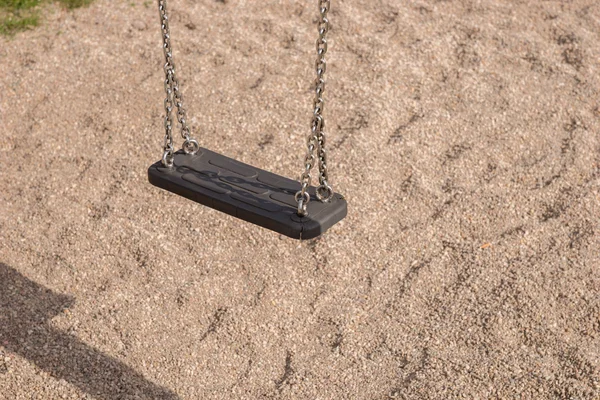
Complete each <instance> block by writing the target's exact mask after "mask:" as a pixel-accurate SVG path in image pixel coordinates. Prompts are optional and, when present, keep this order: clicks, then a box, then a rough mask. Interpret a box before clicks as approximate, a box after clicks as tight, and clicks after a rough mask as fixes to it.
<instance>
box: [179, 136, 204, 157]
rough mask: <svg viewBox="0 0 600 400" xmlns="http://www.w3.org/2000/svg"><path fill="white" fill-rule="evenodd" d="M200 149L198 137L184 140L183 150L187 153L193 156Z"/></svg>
mask: <svg viewBox="0 0 600 400" xmlns="http://www.w3.org/2000/svg"><path fill="white" fill-rule="evenodd" d="M198 150H200V145H199V144H198V141H197V140H196V139H186V141H185V142H183V151H184V152H185V154H187V155H190V156H193V155H195V154H196V153H197V152H198Z"/></svg>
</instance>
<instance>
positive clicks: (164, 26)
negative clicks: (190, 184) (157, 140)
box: [158, 0, 200, 167]
mask: <svg viewBox="0 0 600 400" xmlns="http://www.w3.org/2000/svg"><path fill="white" fill-rule="evenodd" d="M158 11H159V14H160V23H161V26H160V28H161V32H162V39H163V51H164V54H165V65H164V71H165V94H166V95H167V97H166V99H165V140H164V145H163V157H162V163H163V165H164V166H165V167H172V166H173V160H174V158H175V149H174V147H173V119H172V117H171V112H172V111H173V104H175V106H176V107H177V121H178V122H179V124H180V125H181V137H182V138H183V139H184V142H183V151H184V152H185V153H186V154H196V153H197V152H198V150H199V148H200V145H199V144H198V141H197V140H196V139H193V138H192V137H191V131H190V128H189V127H188V125H187V121H186V118H187V115H186V111H185V108H184V107H183V97H182V95H181V91H180V89H179V81H178V80H177V76H176V75H175V64H174V63H173V50H172V48H171V33H170V30H169V16H168V15H167V0H158Z"/></svg>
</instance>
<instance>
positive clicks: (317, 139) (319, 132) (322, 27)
mask: <svg viewBox="0 0 600 400" xmlns="http://www.w3.org/2000/svg"><path fill="white" fill-rule="evenodd" d="M318 2H319V13H320V18H319V23H318V25H317V26H318V31H319V38H318V39H317V45H316V46H317V60H316V62H315V69H316V71H317V79H316V80H315V100H314V103H313V119H312V126H311V132H310V135H309V136H308V139H307V147H308V151H307V153H306V156H305V157H304V172H303V173H302V175H300V183H301V185H302V186H301V189H300V190H299V191H298V192H297V193H296V201H297V202H298V215H300V216H306V215H308V211H307V205H308V202H309V201H310V195H309V193H308V188H309V187H310V183H311V180H312V177H311V175H310V171H311V169H312V167H313V164H314V162H315V150H316V151H317V159H318V164H319V187H317V198H318V199H319V200H320V201H323V202H328V201H329V200H331V198H332V197H333V189H332V188H331V186H330V185H329V183H328V175H327V153H326V152H325V119H324V118H323V107H324V104H325V101H324V100H323V93H324V92H325V71H326V69H327V63H326V61H325V54H326V53H327V32H329V20H328V19H327V13H328V12H329V8H330V2H331V0H318Z"/></svg>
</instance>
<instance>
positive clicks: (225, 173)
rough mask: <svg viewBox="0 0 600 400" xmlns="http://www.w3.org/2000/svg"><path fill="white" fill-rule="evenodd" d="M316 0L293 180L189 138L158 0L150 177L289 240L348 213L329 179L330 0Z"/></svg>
mask: <svg viewBox="0 0 600 400" xmlns="http://www.w3.org/2000/svg"><path fill="white" fill-rule="evenodd" d="M318 2H319V12H320V18H319V22H318V31H319V39H318V40H317V61H316V64H315V65H316V71H317V79H316V82H315V93H316V97H315V101H314V111H313V120H312V126H311V133H310V135H309V137H308V140H307V147H308V151H307V154H306V157H305V158H304V171H303V173H302V175H301V177H300V182H296V181H294V180H291V179H288V178H285V177H282V176H279V175H276V174H273V173H271V172H268V171H264V170H261V169H258V168H256V167H252V166H250V165H247V164H244V163H241V162H239V161H236V160H233V159H231V158H229V157H226V156H223V155H221V154H218V153H215V152H213V151H210V150H207V149H205V148H202V147H200V145H199V144H198V141H197V140H196V139H193V138H192V137H191V132H190V128H189V127H188V125H187V122H186V111H185V109H184V107H183V99H182V95H181V92H180V89H179V82H178V80H177V77H176V76H175V65H174V64H173V53H172V49H171V39H170V32H169V19H168V15H167V4H166V3H167V1H166V0H158V9H159V12H160V18H161V31H162V38H163V50H164V54H165V60H166V63H165V65H164V71H165V76H166V78H165V93H166V95H167V97H166V99H165V112H166V116H165V120H164V125H165V138H164V146H163V155H162V159H161V160H160V161H158V162H156V163H154V164H153V165H151V166H150V168H149V169H148V180H149V181H150V183H151V184H153V185H155V186H157V187H159V188H161V189H165V190H168V191H170V192H172V193H175V194H177V195H180V196H183V197H185V198H188V199H190V200H193V201H195V202H197V203H200V204H203V205H205V206H208V207H211V208H213V209H215V210H219V211H222V212H225V213H227V214H229V215H232V216H234V217H237V218H240V219H242V220H244V221H247V222H251V223H253V224H256V225H259V226H262V227H264V228H267V229H270V230H273V231H275V232H278V233H280V234H283V235H286V236H289V237H291V238H294V239H311V238H315V237H317V236H319V235H321V234H322V233H324V232H325V231H326V230H327V229H329V228H330V227H332V226H333V225H334V224H336V223H337V222H339V221H340V220H342V219H343V218H344V217H345V216H346V213H347V204H346V200H345V199H344V197H343V196H342V195H340V194H338V193H335V192H334V191H333V189H332V187H331V186H330V185H329V183H328V174H327V161H326V152H325V121H324V119H323V115H322V112H323V105H324V101H323V92H324V91H325V79H324V74H325V69H326V62H325V53H327V39H326V35H327V32H328V30H329V20H328V19H327V13H328V11H329V6H330V0H318ZM173 105H175V106H176V107H177V121H178V122H179V124H180V126H181V136H182V137H183V139H184V143H183V146H182V149H181V150H179V151H177V152H176V151H175V149H174V147H173V134H172V130H173V127H172V124H173V120H172V117H171V112H172V110H173ZM315 151H316V157H315ZM315 159H316V160H317V161H318V166H319V186H318V187H314V186H311V185H310V184H311V174H310V172H311V169H312V167H313V164H314V163H315Z"/></svg>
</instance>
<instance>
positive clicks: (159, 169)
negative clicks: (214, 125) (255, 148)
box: [148, 148, 347, 239]
mask: <svg viewBox="0 0 600 400" xmlns="http://www.w3.org/2000/svg"><path fill="white" fill-rule="evenodd" d="M148 179H149V181H150V183H151V184H153V185H155V186H158V187H159V188H162V189H165V190H168V191H170V192H173V193H176V194H178V195H180V196H183V197H186V198H188V199H190V200H193V201H196V202H198V203H200V204H203V205H205V206H208V207H211V208H214V209H216V210H219V211H222V212H225V213H227V214H229V215H232V216H234V217H237V218H240V219H243V220H244V221H248V222H251V223H253V224H256V225H260V226H262V227H264V228H267V229H271V230H273V231H275V232H279V233H281V234H283V235H286V236H289V237H291V238H294V239H311V238H314V237H317V236H319V235H320V234H322V233H323V232H325V231H326V230H327V229H329V228H330V227H332V226H333V225H334V224H335V223H337V222H338V221H340V220H341V219H343V218H344V217H345V216H346V213H347V204H346V200H345V199H344V197H343V196H342V195H340V194H337V193H336V194H335V195H334V196H333V198H332V200H331V201H330V202H329V203H322V202H320V201H319V200H318V199H317V198H316V196H315V190H316V189H315V188H314V187H311V188H310V189H309V193H310V196H311V200H310V202H309V203H308V216H306V217H299V216H298V214H297V209H298V203H297V202H296V200H295V199H294V195H295V194H296V192H297V191H298V190H299V189H300V183H298V182H296V181H293V180H291V179H288V178H285V177H282V176H279V175H276V174H273V173H271V172H268V171H264V170H261V169H258V168H255V167H252V166H250V165H247V164H243V163H241V162H239V161H236V160H233V159H231V158H229V157H225V156H223V155H221V154H218V153H215V152H213V151H210V150H207V149H204V148H200V150H199V151H198V153H197V154H196V155H193V156H192V155H186V154H184V153H183V152H181V151H179V152H177V153H176V154H175V160H174V167H173V168H165V167H163V165H162V164H161V162H160V161H159V162H156V163H155V164H153V165H152V166H150V168H149V169H148Z"/></svg>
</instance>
